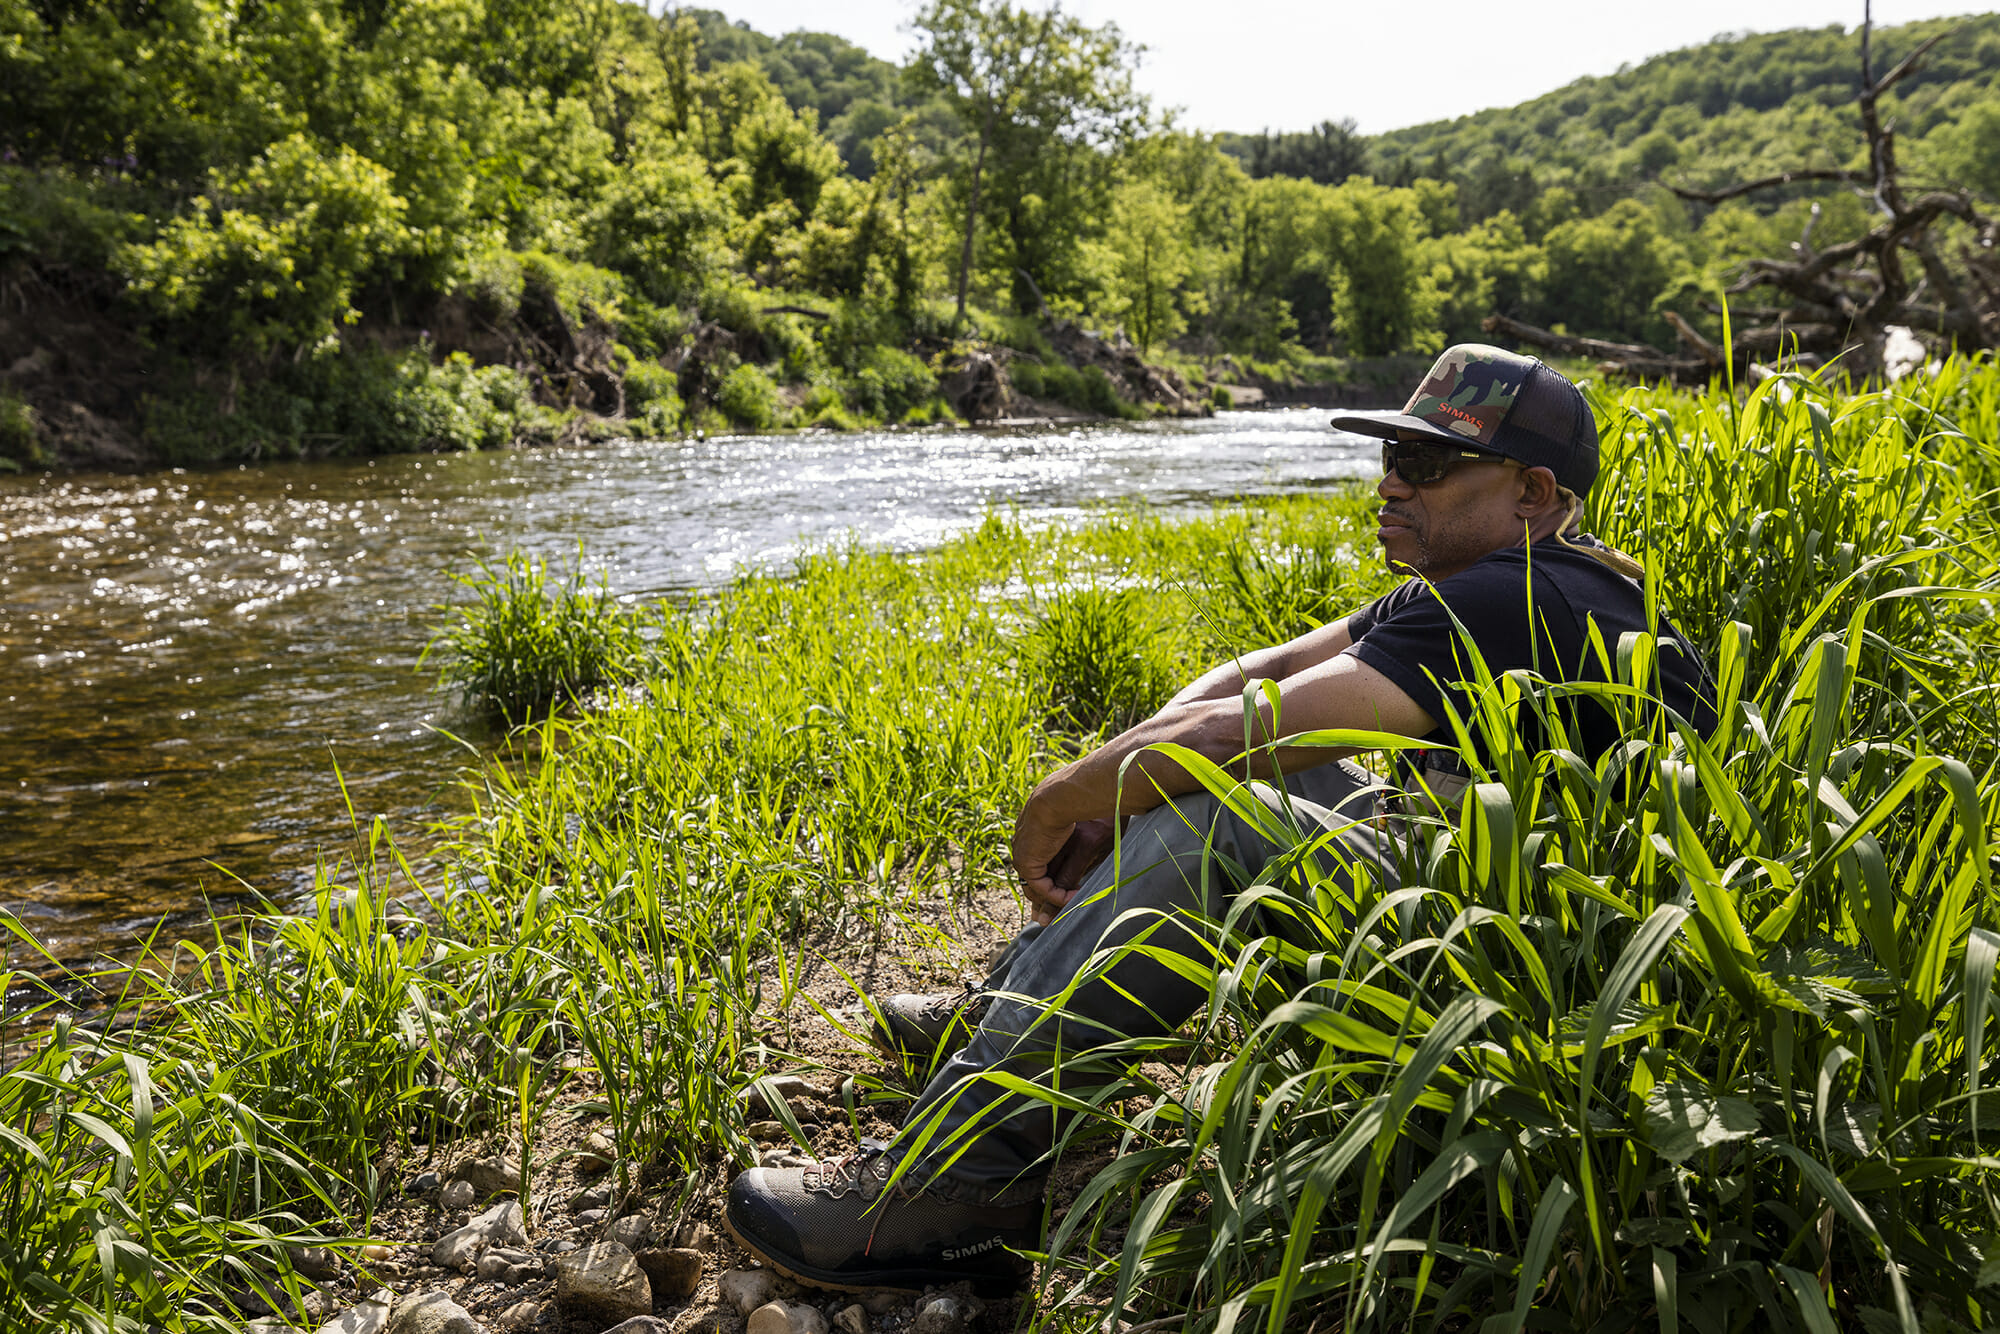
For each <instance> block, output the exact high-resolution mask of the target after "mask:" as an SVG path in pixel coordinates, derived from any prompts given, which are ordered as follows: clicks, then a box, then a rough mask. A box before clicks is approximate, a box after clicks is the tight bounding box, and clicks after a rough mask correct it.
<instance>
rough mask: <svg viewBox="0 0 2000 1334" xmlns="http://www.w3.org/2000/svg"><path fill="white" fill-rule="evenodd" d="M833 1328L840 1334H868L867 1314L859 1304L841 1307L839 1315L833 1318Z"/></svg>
mask: <svg viewBox="0 0 2000 1334" xmlns="http://www.w3.org/2000/svg"><path fill="white" fill-rule="evenodd" d="M833 1327H834V1328H835V1329H837V1330H839V1331H840V1334H869V1330H870V1326H869V1323H868V1312H867V1311H866V1310H864V1309H863V1308H862V1306H861V1304H860V1303H859V1302H856V1303H855V1304H854V1305H853V1306H845V1307H842V1308H841V1311H840V1314H839V1315H837V1316H835V1317H834V1318H833Z"/></svg>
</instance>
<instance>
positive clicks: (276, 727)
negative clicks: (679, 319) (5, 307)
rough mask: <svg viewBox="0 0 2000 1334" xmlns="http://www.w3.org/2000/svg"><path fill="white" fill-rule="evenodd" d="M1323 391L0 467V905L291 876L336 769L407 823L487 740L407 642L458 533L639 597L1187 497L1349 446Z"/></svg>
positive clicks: (477, 548) (340, 803) (325, 828)
mask: <svg viewBox="0 0 2000 1334" xmlns="http://www.w3.org/2000/svg"><path fill="white" fill-rule="evenodd" d="M1326 418H1327V413H1326V412H1325V411H1324V410H1318V409H1315V410H1307V409H1297V410H1284V411H1273V412H1257V413H1251V412H1227V413H1221V414H1218V415H1217V416H1215V417H1213V418H1208V419H1203V420H1196V421H1187V422H1154V423H1143V424H1136V425H1135V424H1107V425H1097V426H1087V427H1078V428H1046V429H1040V430H1006V431H999V430H948V431H913V432H868V433H860V434H851V435H850V434H825V433H815V434H805V435H790V436H758V437H726V438H716V439H710V440H704V441H696V440H680V441H629V442H624V443H618V444H612V445H597V446H586V447H577V448H552V449H536V450H510V451H502V452H496V453H489V454H461V455H423V456H396V457H388V458H379V459H371V460H360V461H333V462H318V463H275V464H267V465H256V466H246V467H240V468H234V469H228V470H222V471H212V472H203V471H192V470H190V471H181V470H175V471H173V472H171V473H161V474H155V475H150V476H141V477H127V476H111V475H89V474H86V475H71V476H62V477H56V476H39V477H11V478H9V477H0V691H4V698H3V699H0V704H4V708H0V906H3V907H5V908H7V909H9V910H11V911H13V912H15V913H17V914H19V915H20V916H21V917H22V918H23V919H24V920H25V921H26V922H27V923H28V924H29V925H30V926H31V927H32V928H33V929H34V930H35V931H36V932H37V933H38V934H39V935H41V936H42V937H43V939H45V940H46V941H48V942H49V943H50V944H51V945H52V946H53V947H54V949H55V950H56V951H57V952H58V953H59V954H60V955H63V956H65V957H70V958H79V957H85V956H88V955H91V954H94V953H99V952H120V951H124V950H126V949H129V947H130V945H131V943H132V942H133V941H134V940H135V939H136V938H138V937H139V936H140V935H142V934H143V933H145V932H147V931H150V930H152V929H154V928H155V927H157V926H160V925H162V924H163V923H164V927H165V930H166V932H167V934H169V935H172V934H175V933H178V932H184V931H186V930H188V929H190V928H192V927H194V926H196V925H198V924H199V923H200V921H201V920H202V919H203V917H204V916H205V911H204V908H203V905H204V903H205V902H209V903H214V904H216V905H217V906H222V905H224V904H226V903H228V902H229V901H231V900H233V899H236V898H237V897H238V896H241V895H244V894H246V893H247V892H248V891H247V890H246V886H250V887H255V888H256V889H257V890H258V891H260V892H262V893H264V894H267V895H268V896H270V897H271V898H273V899H275V900H276V901H278V902H281V903H283V902H290V901H293V900H295V899H296V898H297V897H298V896H299V895H301V894H302V893H304V892H305V891H307V890H308V889H309V888H310V885H311V883H312V874H313V867H314V865H315V862H316V860H317V859H318V858H320V857H328V858H338V857H341V856H344V855H346V854H347V853H348V852H349V850H350V849H351V848H352V847H353V846H354V844H353V836H352V833H351V832H350V830H349V815H348V808H347V805H346V800H347V799H351V801H352V805H353V810H354V812H355V815H356V817H357V818H358V819H359V820H360V822H361V823H362V826H363V827H364V828H365V826H366V824H367V822H369V821H370V820H372V819H373V818H374V817H375V816H377V815H381V816H385V817H386V818H387V819H388V822H389V824H390V827H391V829H392V830H395V831H396V832H398V833H399V835H402V836H405V837H412V838H413V839H415V840H416V841H418V842H420V841H421V832H422V830H423V829H424V827H425V826H426V825H427V824H428V823H430V822H432V821H434V820H435V819H436V817H437V816H439V815H440V814H443V813H445V812H447V811H448V810H451V809H454V808H455V807H456V803H457V790H456V786H455V784H456V780H457V775H458V773H459V771H460V770H461V769H462V768H463V766H465V765H466V764H467V763H469V762H471V761H472V760H473V759H474V756H475V753H476V751H477V748H479V747H481V746H483V745H486V744H489V743H490V742H491V741H492V738H491V737H490V736H488V735H485V734H484V733H482V732H481V731H480V730H479V728H478V726H477V724H476V722H475V720H472V719H470V718H468V717H466V716H465V715H464V714H463V713H462V712H461V711H460V710H458V709H457V708H455V707H454V706H453V703H452V701H451V700H450V699H448V698H447V697H444V696H441V695H439V694H438V693H436V691H435V690H434V689H433V688H432V684H431V680H430V678H429V677H428V675H426V674H424V673H420V672H419V671H418V668H417V659H418V657H419V655H420V653H421V652H422V650H423V646H424V644H425V642H426V641H427V639H428V638H429V636H430V635H431V633H432V631H433V629H434V627H435V625H436V622H437V611H436V607H437V605H438V604H439V603H441V602H444V601H447V600H448V599H449V597H450V595H451V593H452V591H453V585H452V584H451V583H450V582H449V580H448V579H446V578H445V576H444V572H445V571H446V570H447V569H467V568H470V566H471V564H472V562H473V560H474V559H475V557H476V554H477V553H479V552H486V553H490V554H494V555H500V554H504V553H505V552H507V551H509V550H511V549H516V548H518V549H522V550H526V551H531V552H534V553H537V554H539V555H542V556H544V557H547V558H549V559H551V560H553V561H556V562H567V561H573V560H574V559H576V557H577V554H578V552H579V551H581V553H582V559H583V563H584V566H585V568H586V569H588V570H590V571H593V572H596V571H602V572H603V575H604V577H605V579H606V580H607V582H608V583H609V585H610V587H611V588H612V589H613V590H614V591H615V592H617V593H619V594H620V595H621V596H630V597H643V596H645V595H647V594H650V593H659V592H664V591H669V590H685V589H690V588H701V587H705V586H710V585H713V584H715V583H717V582H720V581H722V580H725V579H727V578H729V577H730V576H731V575H732V574H733V573H734V572H735V571H737V570H738V569H743V568H750V569H760V570H763V569H783V568H784V567H785V566H786V563H787V562H788V561H789V560H790V559H791V558H792V557H794V556H795V555H796V554H797V553H798V552H799V551H800V550H801V549H803V548H806V547H810V546H813V545H817V544H822V543H825V542H828V541H832V540H836V539H840V538H843V537H845V536H847V535H850V534H851V535H853V536H854V537H857V538H859V539H860V540H862V541H864V542H868V543H872V544H876V545H880V546H887V547H892V548H896V549H900V550H915V549H921V548H924V547H928V546H933V545H935V544H937V543H938V542H940V541H942V540H943V539H945V538H946V537H948V536H949V535H950V534H952V533H953V532H955V531H957V530H959V529H961V528H964V527H966V526H968V525H971V524H976V523H977V522H979V520H980V519H981V518H982V517H983V516H984V515H985V514H986V513H987V512H988V511H989V510H990V509H993V508H995V507H998V508H1003V509H1011V510H1012V511H1014V512H1016V513H1018V514H1019V515H1020V516H1021V517H1022V518H1024V519H1026V520H1028V521H1042V520H1051V519H1059V518H1064V517H1069V516H1073V515H1077V514H1080V513H1083V512H1085V511H1088V510H1090V509H1092V508H1094V507H1099V506H1102V505H1104V504H1106V503H1113V502H1121V501H1137V502H1143V503H1145V504H1148V505H1151V506H1153V507H1156V508H1159V509H1169V510H1171V509H1188V508H1193V507H1205V506H1208V505H1210V504H1213V503H1214V502H1216V501H1218V500H1223V499H1227V498H1229V497H1233V496H1242V495H1258V494H1266V495H1268V494H1276V493H1281V492H1291V491H1302V490H1310V489H1312V488H1315V487H1319V486H1322V485H1325V484H1327V483H1329V482H1332V481H1335V480H1338V479H1343V478H1351V477H1355V476H1361V475H1368V474H1372V473H1373V471H1374V469H1375V467H1376V462H1375V460H1376V446H1375V442H1373V441H1371V440H1367V439H1364V438H1362V437H1359V436H1351V435H1341V434H1337V433H1334V432H1332V431H1330V430H1329V429H1328V428H1327V426H1326ZM336 766H337V769H336ZM336 773H337V774H338V778H337V777H336ZM342 780H344V782H345V785H346V798H345V799H344V798H343V795H342V789H341V781H342Z"/></svg>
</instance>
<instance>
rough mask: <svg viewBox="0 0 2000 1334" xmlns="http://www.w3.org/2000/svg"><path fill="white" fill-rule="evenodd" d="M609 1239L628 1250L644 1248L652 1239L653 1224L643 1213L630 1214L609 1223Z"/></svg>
mask: <svg viewBox="0 0 2000 1334" xmlns="http://www.w3.org/2000/svg"><path fill="white" fill-rule="evenodd" d="M611 1240H613V1241H615V1242H617V1243H618V1244H619V1245H620V1246H623V1247H624V1248H625V1249H626V1250H628V1251H641V1250H644V1249H645V1248H646V1247H647V1245H648V1244H650V1243H651V1242H652V1240H653V1224H652V1221H651V1220H650V1219H648V1218H647V1217H646V1216H645V1215H644V1214H632V1215H630V1216H629V1217H626V1218H621V1219H619V1220H618V1221H617V1222H615V1223H613V1224H612V1225H611Z"/></svg>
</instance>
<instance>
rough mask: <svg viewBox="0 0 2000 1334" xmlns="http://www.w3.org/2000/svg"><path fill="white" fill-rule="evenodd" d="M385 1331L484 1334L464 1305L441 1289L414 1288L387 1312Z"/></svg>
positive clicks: (420, 1333)
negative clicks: (435, 1290)
mask: <svg viewBox="0 0 2000 1334" xmlns="http://www.w3.org/2000/svg"><path fill="white" fill-rule="evenodd" d="M386 1334H484V1332H483V1331H482V1330H481V1329H480V1328H479V1322H478V1321H477V1320H474V1319H473V1318H472V1316H471V1314H470V1313H469V1312H467V1311H466V1309H465V1308H464V1307H463V1306H460V1305H459V1304H458V1303H457V1302H455V1301H453V1300H452V1299H451V1298H449V1297H447V1296H445V1295H444V1294H443V1293H441V1292H413V1293H411V1294H410V1295H409V1296H407V1297H404V1298H403V1299H402V1300H400V1301H398V1302H397V1303H396V1309H395V1310H394V1311H392V1312H390V1313H389V1328H388V1330H387V1331H386Z"/></svg>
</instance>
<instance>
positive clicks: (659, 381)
mask: <svg viewBox="0 0 2000 1334" xmlns="http://www.w3.org/2000/svg"><path fill="white" fill-rule="evenodd" d="M620 351H621V352H622V353H624V355H623V357H622V358H621V360H623V361H624V362H625V415H626V416H627V417H629V418H631V419H632V420H633V421H635V422H638V423H641V424H642V425H643V427H644V429H645V433H646V434H647V435H649V436H653V437H655V438H657V437H660V436H666V435H672V434H673V433H674V432H675V431H676V430H678V429H679V427H680V423H681V391H680V380H679V377H677V376H676V375H675V374H674V373H673V372H672V371H670V370H668V369H667V368H666V367H665V366H662V365H661V364H660V363H659V362H657V361H653V360H650V359H648V358H645V357H634V356H632V355H631V354H630V353H629V352H625V351H624V349H622V348H621V349H620Z"/></svg>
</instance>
